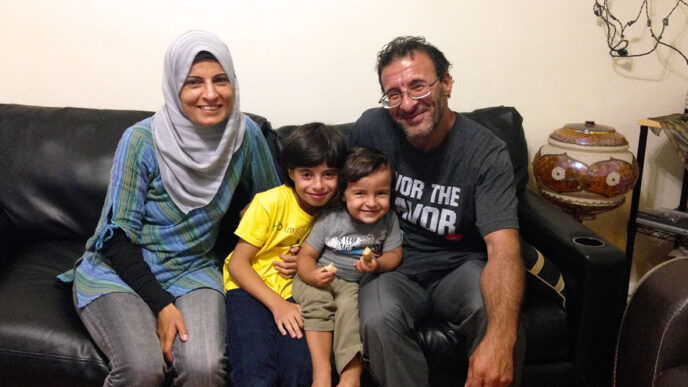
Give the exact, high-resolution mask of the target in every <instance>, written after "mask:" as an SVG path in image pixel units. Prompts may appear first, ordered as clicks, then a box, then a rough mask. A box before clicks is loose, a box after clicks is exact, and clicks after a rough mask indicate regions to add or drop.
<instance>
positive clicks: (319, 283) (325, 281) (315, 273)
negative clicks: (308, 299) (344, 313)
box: [299, 267, 335, 288]
mask: <svg viewBox="0 0 688 387" xmlns="http://www.w3.org/2000/svg"><path fill="white" fill-rule="evenodd" d="M299 276H300V275H299ZM334 276H335V271H329V270H327V269H326V268H324V267H316V268H315V269H313V270H309V271H308V272H307V273H305V276H303V277H300V278H301V279H302V280H303V282H305V283H307V284H309V285H311V286H315V287H318V288H323V287H325V286H327V285H329V284H331V283H332V281H334Z"/></svg>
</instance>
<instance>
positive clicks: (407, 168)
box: [349, 108, 518, 280]
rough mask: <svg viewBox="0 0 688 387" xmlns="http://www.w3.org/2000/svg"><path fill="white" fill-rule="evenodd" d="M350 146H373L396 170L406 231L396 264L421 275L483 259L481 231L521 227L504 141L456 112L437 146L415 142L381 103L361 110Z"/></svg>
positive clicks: (399, 210)
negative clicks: (424, 148)
mask: <svg viewBox="0 0 688 387" xmlns="http://www.w3.org/2000/svg"><path fill="white" fill-rule="evenodd" d="M349 145H350V146H352V147H353V146H366V147H372V148H377V149H379V150H380V151H382V152H383V153H385V154H386V155H387V157H388V158H389V159H390V162H391V164H392V166H393V167H394V169H395V171H396V185H395V187H394V196H395V199H394V205H395V210H396V212H397V213H398V215H399V221H400V225H401V230H402V232H403V235H404V242H403V248H404V251H403V259H402V263H401V265H400V266H399V267H398V268H397V270H398V271H400V272H402V273H404V274H406V275H409V276H413V277H415V278H417V279H419V280H424V279H428V278H431V277H433V276H435V275H436V274H437V273H442V272H446V271H447V270H451V269H454V268H456V267H458V266H459V265H461V264H462V263H463V262H465V261H466V260H469V259H486V247H485V242H484V240H483V236H485V235H487V234H489V233H491V232H493V231H497V230H501V229H506V228H515V229H518V216H517V199H516V193H515V189H514V187H513V180H514V174H513V168H512V165H511V160H510V159H509V155H508V153H507V150H506V146H505V144H504V143H503V142H502V141H501V140H500V139H499V138H497V137H496V136H495V135H494V134H493V133H492V132H491V131H490V130H489V129H487V128H485V127H483V126H482V125H480V124H478V123H476V122H474V121H471V120H469V119H468V118H465V117H463V116H462V115H460V114H456V121H455V123H454V126H453V127H452V129H451V131H450V132H449V134H448V135H447V137H446V138H445V140H444V141H443V143H442V144H441V145H440V147H439V148H438V149H435V150H434V151H432V152H430V153H424V152H422V151H420V150H418V149H416V148H414V147H413V146H412V145H411V144H410V143H409V142H408V140H407V139H406V134H405V133H404V131H403V130H402V129H401V128H400V127H398V126H397V125H396V124H395V123H394V121H392V119H391V118H390V116H389V113H388V112H387V111H386V110H384V109H382V108H377V109H370V110H368V111H366V112H365V113H363V115H362V116H361V118H359V119H358V121H357V122H356V123H355V125H354V127H353V128H352V130H351V132H350V134H349Z"/></svg>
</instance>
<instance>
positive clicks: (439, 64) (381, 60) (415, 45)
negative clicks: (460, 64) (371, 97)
mask: <svg viewBox="0 0 688 387" xmlns="http://www.w3.org/2000/svg"><path fill="white" fill-rule="evenodd" d="M415 51H420V52H424V53H425V54H427V55H428V56H429V57H430V59H431V60H432V63H433V64H434V65H435V72H436V73H437V78H442V76H443V75H444V74H445V73H446V72H447V71H449V68H450V67H451V63H449V61H448V60H447V58H446V57H445V56H444V54H443V53H442V51H440V50H438V49H437V47H435V46H433V45H432V44H430V43H428V42H427V41H426V40H425V38H424V37H422V36H399V37H397V38H394V40H392V41H391V42H389V43H387V44H386V45H385V46H384V47H382V50H381V51H380V52H378V53H377V79H378V82H380V88H383V86H382V69H384V68H385V67H387V65H389V64H390V63H392V61H393V60H395V59H399V58H403V57H405V56H406V55H409V54H411V53H413V52H415ZM382 92H383V93H384V92H385V90H384V88H383V89H382Z"/></svg>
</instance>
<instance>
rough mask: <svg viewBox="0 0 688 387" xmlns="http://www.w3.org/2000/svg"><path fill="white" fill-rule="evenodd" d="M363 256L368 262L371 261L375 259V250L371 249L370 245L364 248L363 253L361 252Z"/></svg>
mask: <svg viewBox="0 0 688 387" xmlns="http://www.w3.org/2000/svg"><path fill="white" fill-rule="evenodd" d="M361 257H363V260H364V261H366V262H370V261H371V260H372V259H373V252H372V251H370V247H366V248H365V249H363V254H361Z"/></svg>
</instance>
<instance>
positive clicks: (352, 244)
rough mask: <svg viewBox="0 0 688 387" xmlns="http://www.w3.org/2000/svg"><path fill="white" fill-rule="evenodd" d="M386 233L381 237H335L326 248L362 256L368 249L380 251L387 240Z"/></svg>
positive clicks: (327, 242) (326, 244) (370, 235)
mask: <svg viewBox="0 0 688 387" xmlns="http://www.w3.org/2000/svg"><path fill="white" fill-rule="evenodd" d="M385 237H386V235H385V232H382V233H381V234H380V235H377V236H375V235H373V234H368V235H366V236H365V237H360V236H358V237H355V238H354V237H350V236H346V237H333V238H330V239H328V240H326V241H325V248H327V249H330V250H333V251H337V252H340V253H342V254H348V255H361V254H363V250H364V249H365V248H366V247H368V248H370V249H371V250H373V251H379V250H381V248H382V243H383V242H384V240H385Z"/></svg>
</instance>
